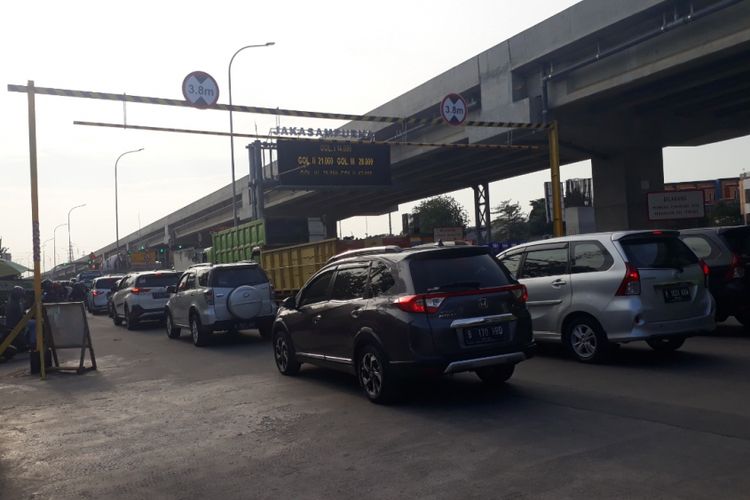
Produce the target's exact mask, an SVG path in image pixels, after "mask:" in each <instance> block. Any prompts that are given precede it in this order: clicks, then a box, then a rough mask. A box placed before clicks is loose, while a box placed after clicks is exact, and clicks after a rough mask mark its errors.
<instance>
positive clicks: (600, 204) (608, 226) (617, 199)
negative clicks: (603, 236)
mask: <svg viewBox="0 0 750 500" xmlns="http://www.w3.org/2000/svg"><path fill="white" fill-rule="evenodd" d="M591 173H592V177H593V183H594V214H595V218H596V228H597V230H598V231H616V230H621V229H650V228H654V227H658V226H659V223H658V222H656V223H653V222H651V221H649V220H648V204H647V193H649V192H651V191H663V190H664V163H663V157H662V149H661V148H660V147H649V148H640V149H639V148H638V147H637V146H636V147H634V148H631V149H628V150H625V151H621V152H617V153H614V154H612V155H609V156H607V157H606V158H604V159H601V158H599V159H592V161H591Z"/></svg>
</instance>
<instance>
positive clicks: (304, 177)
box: [276, 140, 391, 187]
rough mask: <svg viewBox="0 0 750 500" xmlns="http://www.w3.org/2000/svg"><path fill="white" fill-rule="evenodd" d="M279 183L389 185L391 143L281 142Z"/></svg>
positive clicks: (279, 148) (278, 142)
mask: <svg viewBox="0 0 750 500" xmlns="http://www.w3.org/2000/svg"><path fill="white" fill-rule="evenodd" d="M276 147H277V152H278V159H277V162H278V168H279V182H280V184H282V185H284V186H297V187H309V186H387V185H390V184H391V149H390V146H389V145H387V144H366V143H346V142H335V141H295V140H278V141H277V142H276Z"/></svg>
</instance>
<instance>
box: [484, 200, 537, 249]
mask: <svg viewBox="0 0 750 500" xmlns="http://www.w3.org/2000/svg"><path fill="white" fill-rule="evenodd" d="M492 214H493V215H496V217H495V218H494V219H492V235H493V238H494V239H496V240H500V241H505V240H514V241H523V240H526V239H527V238H528V236H529V228H528V225H527V222H526V214H524V213H523V211H522V210H521V204H520V203H518V202H513V201H511V200H505V201H502V202H501V203H500V205H498V206H497V207H495V209H494V210H493V211H492Z"/></svg>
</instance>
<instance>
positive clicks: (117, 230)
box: [115, 148, 143, 255]
mask: <svg viewBox="0 0 750 500" xmlns="http://www.w3.org/2000/svg"><path fill="white" fill-rule="evenodd" d="M139 151H143V148H141V149H134V150H132V151H125V152H124V153H123V154H121V155H120V156H118V157H117V160H115V241H116V244H115V248H116V250H117V254H118V255H119V254H120V213H119V207H118V204H117V163H118V162H119V161H120V158H122V157H123V156H125V155H127V154H130V153H137V152H139Z"/></svg>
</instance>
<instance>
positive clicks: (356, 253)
mask: <svg viewBox="0 0 750 500" xmlns="http://www.w3.org/2000/svg"><path fill="white" fill-rule="evenodd" d="M401 251H403V249H402V248H401V247H400V246H398V245H385V246H380V247H367V248H355V249H354V250H347V251H346V252H342V253H340V254H337V255H334V256H333V257H331V258H330V259H328V261H326V264H330V263H331V262H336V261H337V260H341V259H347V258H349V257H361V256H363V255H375V254H378V253H398V252H401Z"/></svg>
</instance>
